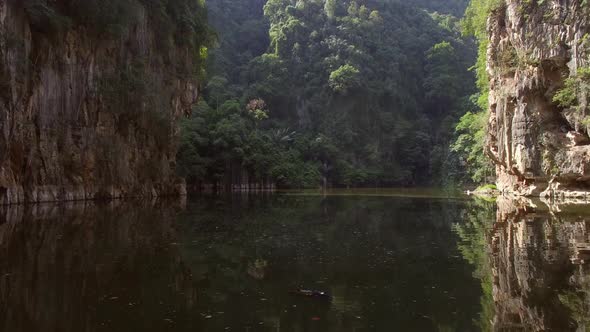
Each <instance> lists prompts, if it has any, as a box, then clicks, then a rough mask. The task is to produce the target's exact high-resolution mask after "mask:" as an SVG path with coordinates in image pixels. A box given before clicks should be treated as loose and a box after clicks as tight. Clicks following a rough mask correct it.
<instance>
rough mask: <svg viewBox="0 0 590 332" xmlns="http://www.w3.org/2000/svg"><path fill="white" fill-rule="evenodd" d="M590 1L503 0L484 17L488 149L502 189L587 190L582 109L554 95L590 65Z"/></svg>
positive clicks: (589, 168) (589, 153)
mask: <svg viewBox="0 0 590 332" xmlns="http://www.w3.org/2000/svg"><path fill="white" fill-rule="evenodd" d="M589 7H590V5H588V4H587V3H585V2H584V1H582V0H546V1H529V0H505V2H504V3H503V4H502V5H501V6H499V8H497V9H495V10H494V11H493V12H492V13H491V16H490V17H489V20H488V30H489V38H490V44H489V49H488V55H487V57H488V68H487V70H488V73H489V76H490V78H491V82H490V119H489V126H488V137H487V149H488V151H487V152H488V155H489V156H490V157H491V158H492V159H493V161H494V163H495V164H496V168H497V181H498V187H499V188H500V189H501V190H503V191H507V192H512V193H516V194H518V195H529V196H538V195H544V196H546V195H561V196H585V195H586V192H587V191H588V190H590V145H588V144H590V139H588V126H587V125H586V124H585V123H584V121H583V119H584V117H585V116H586V114H584V113H585V111H579V110H574V109H567V108H563V107H559V106H558V105H556V104H555V103H554V102H553V96H554V95H555V93H556V92H557V91H558V90H559V89H560V88H562V87H563V85H564V81H565V79H566V78H567V77H571V76H574V75H575V74H576V72H577V70H578V69H579V68H582V67H587V66H589V65H590V58H589V57H590V38H588V33H589V32H590V25H589V20H590V8H589ZM580 97H583V96H580Z"/></svg>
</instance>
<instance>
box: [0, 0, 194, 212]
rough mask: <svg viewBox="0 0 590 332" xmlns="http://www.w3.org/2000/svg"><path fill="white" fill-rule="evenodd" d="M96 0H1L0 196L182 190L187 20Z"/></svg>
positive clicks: (189, 72)
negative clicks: (178, 160)
mask: <svg viewBox="0 0 590 332" xmlns="http://www.w3.org/2000/svg"><path fill="white" fill-rule="evenodd" d="M181 2H188V1H180V2H179V3H181ZM96 3H97V2H96V1H92V0H89V1H88V2H86V1H83V2H82V4H80V2H76V1H69V0H49V1H47V0H0V204H7V203H22V202H41V201H61V200H81V199H95V198H116V197H124V196H157V195H164V194H178V193H182V192H183V191H184V185H183V182H182V181H181V180H179V179H178V178H177V177H176V175H175V172H174V168H175V155H176V146H175V145H176V144H175V136H176V135H177V128H176V126H175V120H177V118H178V117H180V116H182V115H183V114H186V113H188V112H189V111H190V110H191V107H192V105H193V103H195V102H196V99H197V96H198V90H197V82H196V81H195V80H194V77H195V76H196V74H195V73H196V72H197V71H198V69H199V68H198V64H197V60H198V55H199V52H198V50H199V47H200V46H199V45H198V41H197V42H195V40H188V39H190V38H194V37H195V36H194V34H189V33H188V32H186V31H194V30H195V24H196V23H195V22H192V23H193V24H192V25H189V24H188V23H186V22H184V26H175V25H174V24H175V23H176V22H175V19H176V18H175V17H174V15H173V14H174V13H172V12H170V10H171V8H172V9H174V8H173V6H174V5H170V4H168V5H167V7H164V6H165V5H162V4H160V2H159V1H151V2H150V1H125V0H123V1H118V2H116V1H103V2H102V3H98V4H97V6H98V7H96V8H94V7H92V4H96ZM194 3H199V2H197V1H194ZM124 4H128V6H124ZM158 5H160V7H157V6H158ZM76 6H78V7H76ZM149 6H152V7H149ZM93 8H94V9H96V10H94V9H93ZM98 8H100V10H99V9H98ZM185 9H187V8H181V9H180V10H179V12H180V11H182V10H185ZM92 15H94V16H92ZM101 15H102V16H101ZM187 16H188V15H187ZM184 19H185V21H187V20H188V19H187V18H186V17H185V18H184ZM191 29H192V30H191ZM195 50H196V51H195Z"/></svg>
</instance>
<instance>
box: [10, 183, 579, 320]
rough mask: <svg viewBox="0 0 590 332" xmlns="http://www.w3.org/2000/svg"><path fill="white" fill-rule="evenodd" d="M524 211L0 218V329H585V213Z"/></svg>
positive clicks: (342, 207) (275, 199)
mask: <svg viewBox="0 0 590 332" xmlns="http://www.w3.org/2000/svg"><path fill="white" fill-rule="evenodd" d="M527 204H528V205H530V204H533V203H532V202H530V203H527ZM527 204H525V205H527ZM535 204H536V206H537V208H536V209H531V207H530V206H529V207H527V208H526V209H525V208H523V207H522V203H516V202H508V201H500V202H498V204H496V203H493V202H486V201H481V200H479V201H478V200H472V199H466V198H463V197H455V198H449V197H447V195H445V194H440V193H438V194H434V193H433V192H424V191H421V192H418V191H415V192H412V193H408V192H384V191H371V192H339V193H337V194H336V195H327V196H324V195H317V194H315V193H283V194H275V195H250V196H244V195H241V196H240V195H238V196H231V197H200V198H192V199H189V200H188V201H187V202H156V203H146V202H143V203H137V202H136V203H120V202H119V203H110V204H98V205H97V204H90V203H87V204H66V205H39V206H34V207H26V208H25V207H10V208H3V209H2V210H0V211H1V212H0V330H1V331H10V332H13V331H14V332H19V331H56V332H57V331H60V332H61V331H64V332H69V331H72V332H73V331H293V332H295V331H481V330H501V331H523V330H524V331H576V330H578V331H585V329H586V328H589V327H590V314H589V311H588V310H589V309H590V269H589V268H588V266H587V265H586V258H590V257H586V256H587V253H588V251H586V249H585V248H586V247H587V244H588V242H590V240H589V237H590V235H589V233H588V226H590V224H588V222H587V221H590V218H587V216H586V211H588V209H587V208H585V207H580V206H577V207H575V209H574V208H568V207H566V208H564V207H560V208H559V209H556V208H553V210H549V209H548V208H540V206H541V203H535ZM300 288H304V289H312V290H319V291H326V292H328V293H330V294H331V295H332V299H331V301H326V300H321V299H309V298H304V297H299V296H296V295H292V294H290V293H289V291H291V290H295V289H300Z"/></svg>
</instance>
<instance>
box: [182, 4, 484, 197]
mask: <svg viewBox="0 0 590 332" xmlns="http://www.w3.org/2000/svg"><path fill="white" fill-rule="evenodd" d="M482 1H483V2H486V1H487V0H478V1H474V2H472V4H471V5H470V6H469V8H468V10H467V14H468V18H465V19H463V20H461V17H462V15H463V13H464V12H465V9H466V8H467V5H468V1H467V0H445V1H439V0H420V1H411V2H408V1H395V0H268V1H267V0H244V1H232V0H208V1H207V7H208V17H209V22H210V24H211V25H212V27H213V29H214V30H215V31H216V33H217V46H216V47H215V48H213V49H211V50H209V58H208V65H207V72H208V73H207V79H206V81H205V82H204V83H203V90H204V91H203V92H204V98H203V99H202V101H201V102H200V103H199V105H198V106H197V107H196V108H195V110H194V112H193V115H192V116H191V117H190V118H189V119H187V120H186V121H184V122H183V123H182V139H181V144H180V152H179V158H178V159H179V172H180V174H181V175H183V176H185V177H186V178H187V181H188V182H189V183H191V184H198V183H220V184H231V183H232V182H233V180H234V179H235V177H236V173H237V172H238V173H244V172H246V173H247V174H248V175H249V177H250V181H252V179H258V180H263V179H267V180H269V181H272V182H274V183H277V184H278V185H279V186H280V187H284V188H302V187H318V186H320V185H322V184H326V185H330V186H419V185H453V184H459V183H464V182H482V181H484V180H485V177H486V174H487V172H486V169H485V166H486V165H487V164H486V163H487V160H486V158H485V157H484V156H483V135H484V133H485V132H484V129H483V123H484V116H485V112H482V111H481V109H482V103H481V100H483V99H484V98H485V91H484V89H485V86H484V81H485V79H484V78H483V77H482V75H483V74H485V73H482V72H481V70H480V69H481V68H480V66H481V61H482V59H481V57H480V60H479V61H478V62H477V65H476V66H475V70H470V68H471V67H472V66H473V65H474V63H476V58H477V43H476V41H477V40H479V41H482V40H483V38H482V35H481V34H482V33H483V32H482V31H481V30H480V29H481V26H480V23H481V22H479V20H481V19H482V18H481V17H480V16H478V15H480V13H481V10H482V9H481V8H479V7H478V6H479V4H478V3H479V2H482ZM484 9H486V10H487V8H484ZM484 30H485V29H484ZM464 32H467V33H464ZM473 35H474V36H475V38H474V37H473ZM480 45H482V43H481V42H480ZM480 51H481V48H480ZM484 60H485V59H484ZM476 77H477V81H478V82H479V85H480V88H481V91H478V90H477V89H476ZM478 101H480V102H479V103H478Z"/></svg>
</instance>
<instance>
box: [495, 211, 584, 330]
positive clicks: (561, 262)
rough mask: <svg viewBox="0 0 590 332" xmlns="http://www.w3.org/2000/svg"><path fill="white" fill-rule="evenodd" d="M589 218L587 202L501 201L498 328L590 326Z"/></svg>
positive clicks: (497, 245)
mask: <svg viewBox="0 0 590 332" xmlns="http://www.w3.org/2000/svg"><path fill="white" fill-rule="evenodd" d="M548 206H551V208H548ZM589 222H590V212H589V210H588V208H587V207H584V208H581V207H580V206H575V205H571V206H567V205H562V206H559V207H558V206H552V205H545V204H544V203H542V202H533V201H527V200H520V201H510V200H507V199H500V200H499V201H498V213H497V222H496V223H495V225H494V226H493V229H492V230H491V231H490V234H489V236H488V251H489V253H490V255H491V256H490V264H491V267H492V274H493V287H492V289H493V299H494V302H495V317H494V319H493V322H492V325H493V328H494V330H499V331H513V330H517V331H521V330H526V331H587V330H588V329H590V324H588V321H589V317H590V311H589V309H590V306H589V304H590V296H589V294H590V293H589V291H590V288H589V287H588V286H589V281H590V269H589V266H590V265H589V264H587V262H588V261H587V259H588V258H590V257H588V255H587V254H588V252H589V251H588V248H590V223H589Z"/></svg>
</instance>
